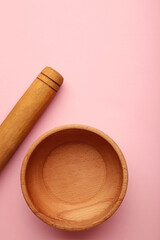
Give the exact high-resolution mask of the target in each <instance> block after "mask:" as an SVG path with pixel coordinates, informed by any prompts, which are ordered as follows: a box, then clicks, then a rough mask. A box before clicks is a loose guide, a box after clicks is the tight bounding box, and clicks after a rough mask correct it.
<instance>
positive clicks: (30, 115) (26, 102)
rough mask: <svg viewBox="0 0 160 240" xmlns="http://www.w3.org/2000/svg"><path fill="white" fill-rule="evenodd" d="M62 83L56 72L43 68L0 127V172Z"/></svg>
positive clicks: (61, 78)
mask: <svg viewBox="0 0 160 240" xmlns="http://www.w3.org/2000/svg"><path fill="white" fill-rule="evenodd" d="M62 82H63V77H62V76H61V75H60V74H59V73H58V72H57V71H55V70H54V69H52V68H50V67H46V68H44V69H43V71H42V72H41V73H40V74H39V75H38V77H37V78H36V79H35V80H34V81H33V83H32V84H31V86H30V87H29V88H28V90H27V91H26V92H25V93H24V95H23V96H22V97H21V99H20V100H19V101H18V102H17V104H16V105H15V107H14V108H13V109H12V111H11V112H10V113H9V115H8V116H7V117H6V119H5V120H4V122H3V123H2V124H1V125H0V170H2V168H3V167H4V166H5V164H6V163H7V162H8V160H9V159H10V158H11V157H12V155H13V154H14V153H15V151H16V149H17V148H18V146H19V145H20V143H21V142H22V141H23V140H24V138H25V137H26V135H27V134H28V133H29V131H30V130H31V128H32V127H33V125H34V124H35V123H36V121H37V120H38V118H39V117H40V116H41V114H42V113H43V111H44V110H45V108H46V107H47V106H48V104H49V103H50V101H51V100H52V98H53V97H54V96H55V95H56V92H57V91H58V89H59V87H60V86H61V84H62Z"/></svg>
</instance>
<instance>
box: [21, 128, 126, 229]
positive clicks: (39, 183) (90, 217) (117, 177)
mask: <svg viewBox="0 0 160 240" xmlns="http://www.w3.org/2000/svg"><path fill="white" fill-rule="evenodd" d="M127 182H128V172H127V166H126V162H125V159H124V156H123V154H122V152H121V151H120V149H119V147H118V146H117V145H116V143H115V142H114V141H113V140H112V139H111V138H110V137H108V136H107V135H106V134H104V133H103V132H101V131H99V130H97V129H94V128H92V127H89V126H84V125H67V126H62V127H58V128H55V129H53V130H51V131H49V132H47V133H45V134H44V135H43V136H41V137H40V138H39V139H38V140H37V141H36V142H35V143H34V144H33V145H32V146H31V148H30V149H29V151H28V153H27V155H26V157H25V159H24V162H23V165H22V170H21V187H22V191H23V195H24V198H25V200H26V202H27V204H28V206H29V207H30V208H31V210H32V211H33V212H34V213H35V215H36V216H38V217H39V218H40V219H41V220H43V221H44V222H46V223H48V224H50V225H51V226H54V227H56V228H60V229H65V230H70V231H77V230H84V229H88V228H91V227H94V226H96V225H98V224H100V223H101V222H103V221H105V220H106V219H108V218H109V217H110V216H111V215H112V214H113V213H114V212H115V211H116V210H117V208H118V207H119V205H120V204H121V202H122V200H123V198H124V196H125V193H126V189H127Z"/></svg>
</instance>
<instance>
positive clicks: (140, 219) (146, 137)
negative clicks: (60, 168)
mask: <svg viewBox="0 0 160 240" xmlns="http://www.w3.org/2000/svg"><path fill="white" fill-rule="evenodd" d="M159 63H160V1H158V0H134V1H131V0H121V1H118V0H117V1H115V0H113V1H108V0H107V1H106V0H99V1H96V0H81V1H78V0H77V1H75V0H66V1H65V0H45V1H42V0H37V1H36V0H27V1H24V0H14V1H8V0H6V1H1V7H0V73H1V77H0V122H2V121H3V120H4V118H5V117H6V115H7V113H8V112H9V111H10V110H11V109H12V107H13V106H14V104H15V103H16V101H17V100H18V99H19V98H20V97H21V95H22V94H23V93H24V91H25V90H26V89H27V87H28V86H29V85H30V84H31V82H32V80H33V79H34V78H35V77H36V76H37V75H38V74H39V72H40V71H41V70H42V69H43V68H44V67H45V66H47V65H48V66H51V67H53V68H55V69H56V70H58V71H59V72H60V73H61V74H62V75H63V76H64V79H65V81H64V84H63V87H62V88H61V90H60V92H59V93H58V94H57V96H56V98H55V100H54V101H53V102H52V103H51V104H50V106H49V107H48V109H47V110H46V112H45V114H44V115H43V116H42V117H41V119H40V120H39V121H38V123H37V124H36V126H35V127H34V129H33V130H32V132H31V133H30V134H29V135H28V137H27V138H26V139H25V141H24V142H23V144H22V145H21V146H20V148H19V150H18V151H17V152H16V154H15V155H14V157H13V158H12V161H10V162H9V164H8V166H7V167H6V168H5V169H4V171H3V172H2V173H1V174H0V235H1V239H3V240H21V239H23V240H29V239H34V240H42V239H43V240H44V239H45V240H54V239H56V240H73V239H77V240H81V239H82V240H90V239H92V240H97V239H99V240H103V239H109V240H117V239H118V240H122V239H123V240H135V239H136V240H143V239H145V240H151V239H152V240H159V239H160V159H159V156H160V145H159V142H160V130H159V124H160V113H159V112H160V110H159V107H160V80H159V77H160V67H159ZM69 123H81V124H86V125H91V126H93V127H96V128H98V129H100V130H102V131H104V132H106V133H107V134H108V135H109V136H110V137H112V138H113V139H114V140H115V141H116V142H117V144H118V145H119V146H120V148H121V149H122V151H123V153H124V155H125V157H126V160H127V164H128V169H129V185H128V191H127V195H126V197H125V199H124V201H123V203H122V205H121V207H120V208H119V210H118V211H117V212H116V213H115V214H114V215H113V216H112V217H111V218H110V219H109V220H107V221H106V222H105V223H103V224H101V225H100V226H98V227H96V228H94V229H91V230H88V231H84V232H75V233H74V232H73V233H70V232H65V231H61V230H57V229H54V228H52V227H50V226H48V225H46V224H45V223H43V222H41V221H40V220H39V219H38V218H37V217H35V216H34V215H33V214H32V212H31V211H30V209H29V208H28V207H27V205H26V203H25V201H24V199H23V196H22V193H21V188H20V168H21V164H22V161H23V158H24V156H25V154H26V152H27V150H28V148H29V147H30V145H31V144H32V143H33V141H34V140H35V139H37V137H39V136H40V135H41V134H42V133H44V132H45V131H47V130H49V129H51V128H54V127H56V126H58V125H63V124H69Z"/></svg>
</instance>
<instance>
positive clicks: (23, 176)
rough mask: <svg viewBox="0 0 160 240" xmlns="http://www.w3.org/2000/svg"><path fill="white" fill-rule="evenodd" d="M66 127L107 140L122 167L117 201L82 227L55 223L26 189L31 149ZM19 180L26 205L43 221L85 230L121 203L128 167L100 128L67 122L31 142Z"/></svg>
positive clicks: (110, 139)
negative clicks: (97, 217) (100, 216)
mask: <svg viewBox="0 0 160 240" xmlns="http://www.w3.org/2000/svg"><path fill="white" fill-rule="evenodd" d="M67 129H79V130H87V131H90V132H92V133H95V134H97V135H99V136H101V137H102V138H103V139H104V140H105V141H107V142H108V143H109V144H110V145H111V146H112V147H113V149H114V150H115V151H116V153H117V155H118V158H119V161H120V163H121V167H122V176H123V180H122V187H121V192H120V195H119V197H118V199H117V201H116V202H115V204H114V205H113V207H112V208H111V209H110V211H109V212H107V213H106V215H105V216H103V217H102V218H101V219H99V220H97V221H94V222H93V223H92V224H87V225H85V226H82V227H76V226H75V227H68V226H67V227H66V226H62V225H61V224H59V223H55V222H54V219H53V218H50V217H48V216H46V215H44V214H43V213H41V212H40V211H39V210H38V209H37V208H36V206H35V205H34V204H33V202H32V200H31V198H30V196H29V194H28V190H27V184H26V170H27V165H28V162H29V159H30V156H31V154H32V153H33V151H34V150H35V148H36V147H37V146H38V145H39V144H40V143H41V142H42V141H43V140H44V139H46V138H47V137H49V136H50V135H53V134H54V133H56V132H59V131H63V130H67ZM20 182H21V189H22V193H23V197H24V199H25V201H26V203H27V205H28V206H29V208H30V209H31V210H32V212H33V213H34V214H35V215H36V216H37V217H38V218H40V219H41V220H42V221H43V222H45V223H47V224H48V225H51V226H52V227H55V228H58V229H62V230H67V231H81V230H86V229H90V228H92V227H95V226H97V225H99V224H101V223H102V222H104V221H105V220H107V219H108V218H110V217H111V216H112V215H113V213H114V212H115V211H116V210H117V209H118V208H119V206H120V205H121V203H122V201H123V199H124V197H125V194H126V191H127V186H128V168H127V164H126V160H125V158H124V155H123V153H122V151H121V150H120V148H119V146H118V145H117V144H116V143H115V142H114V141H113V139H112V138H110V137H109V136H108V135H107V134H106V133H104V132H102V131H101V130H99V129H97V128H94V127H91V126H88V125H83V124H67V125H62V126H58V127H55V128H53V129H51V130H49V131H47V132H45V133H44V134H42V135H41V136H40V137H39V138H38V139H37V140H35V141H34V142H33V144H32V145H31V147H30V148H29V150H28V152H27V154H26V156H25V158H24V160H23V163H22V166H21V174H20Z"/></svg>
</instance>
